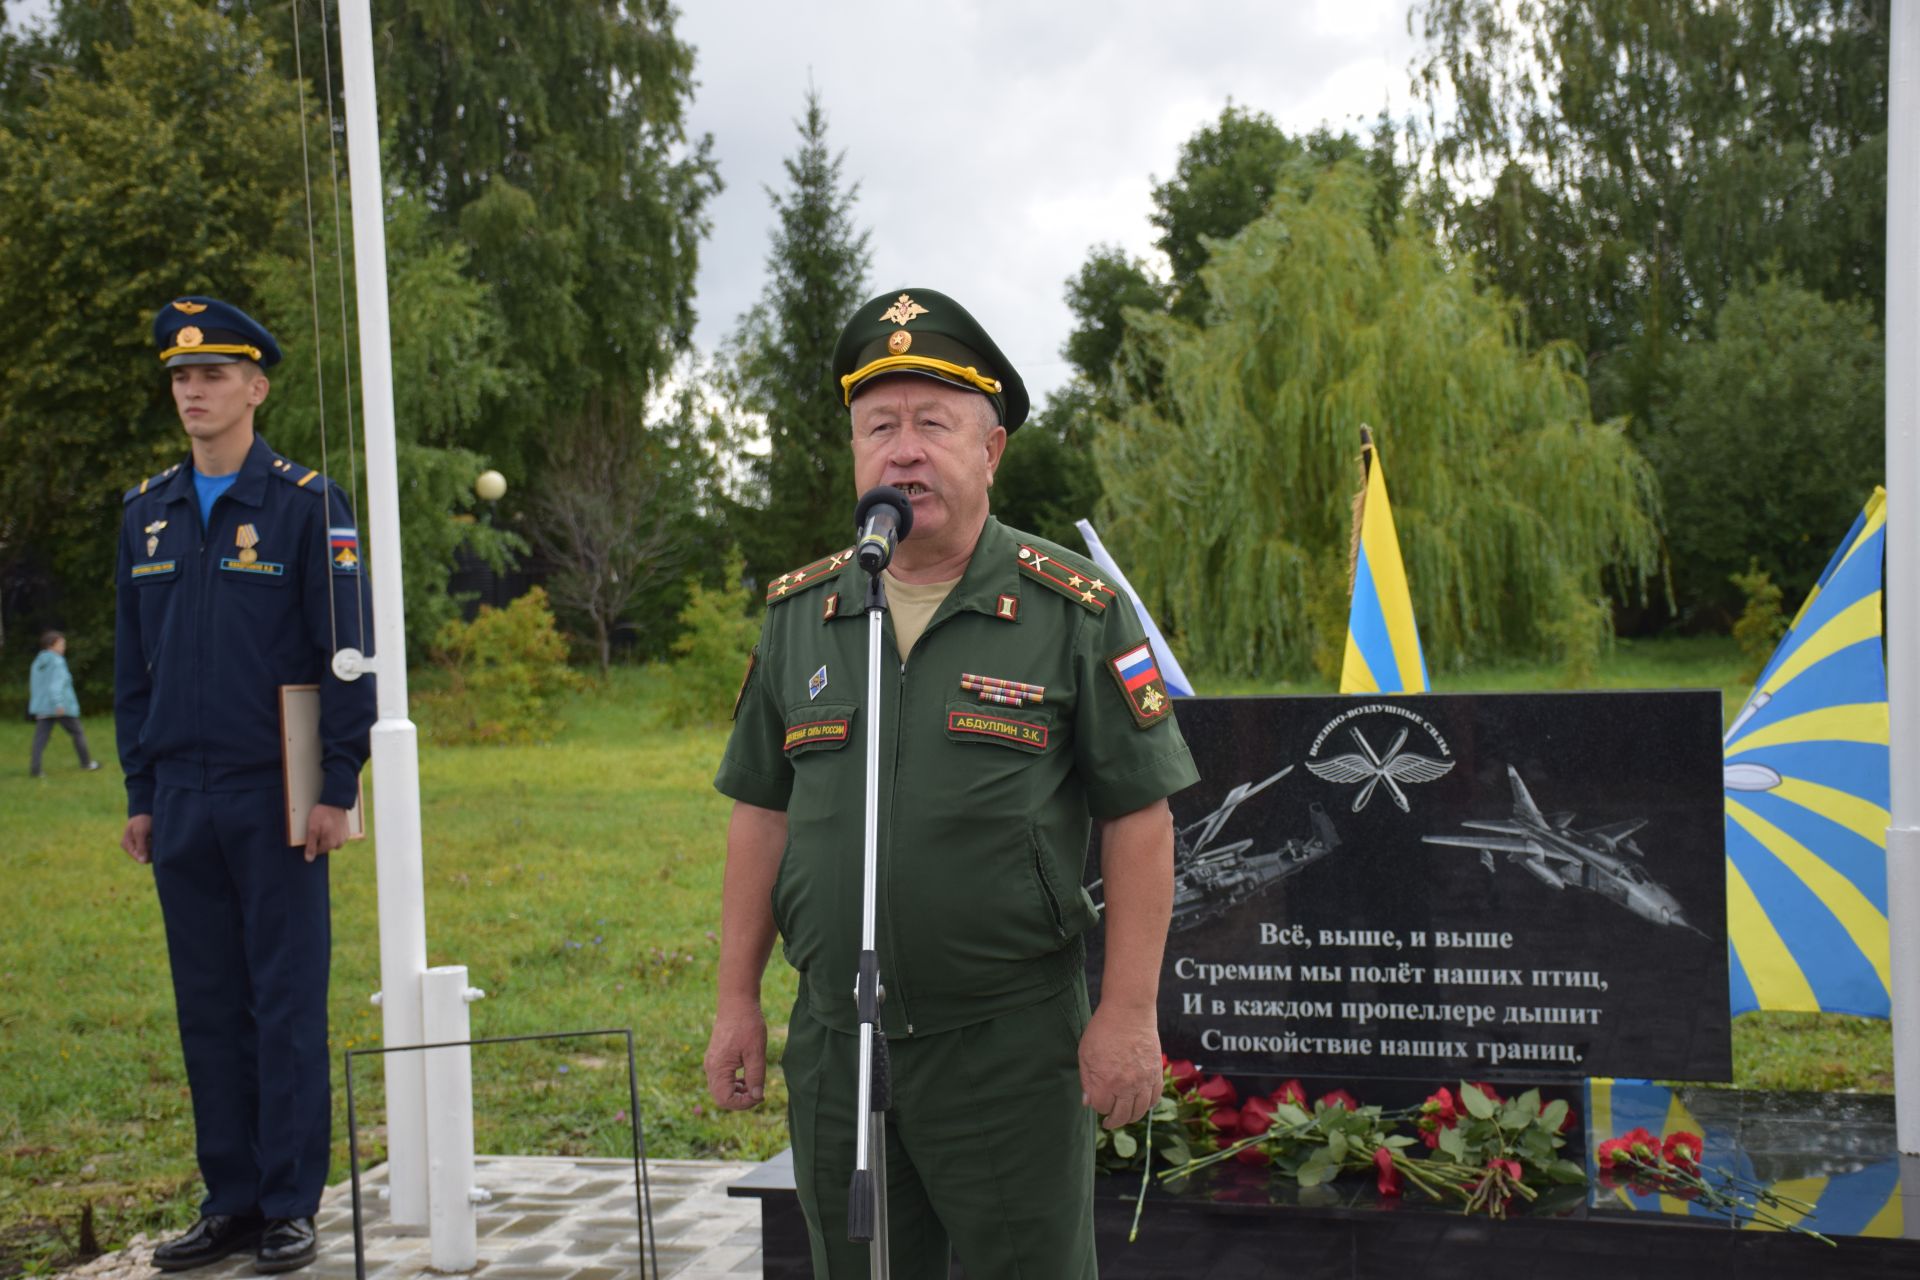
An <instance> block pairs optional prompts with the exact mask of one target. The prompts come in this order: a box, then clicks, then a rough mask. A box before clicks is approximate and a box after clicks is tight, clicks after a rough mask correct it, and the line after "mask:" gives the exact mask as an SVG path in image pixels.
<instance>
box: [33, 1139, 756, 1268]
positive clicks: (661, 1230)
mask: <svg viewBox="0 0 1920 1280" xmlns="http://www.w3.org/2000/svg"><path fill="white" fill-rule="evenodd" d="M476 1163H477V1165H478V1168H477V1169H476V1171H475V1176H476V1178H477V1180H478V1182H479V1184H480V1186H481V1187H482V1188H483V1189H485V1190H486V1191H488V1192H490V1193H491V1194H492V1196H493V1199H492V1200H491V1201H489V1202H488V1203H486V1204H483V1205H481V1206H480V1208H479V1213H478V1220H479V1222H478V1225H479V1254H480V1258H479V1266H478V1267H476V1268H475V1270H474V1271H472V1272H470V1273H468V1274H471V1275H475V1276H484V1277H485V1280H721V1278H722V1277H726V1278H727V1280H739V1278H740V1277H742V1276H757V1275H759V1274H760V1202H759V1201H757V1200H740V1199H729V1198H728V1196H727V1184H728V1183H731V1182H737V1181H739V1180H740V1178H741V1177H742V1176H744V1175H745V1174H746V1173H747V1171H748V1170H750V1169H751V1168H753V1166H752V1165H751V1164H748V1163H744V1162H728V1161H719V1160H649V1161H648V1162H647V1175H648V1182H649V1185H650V1189H651V1192H652V1199H653V1226H654V1235H655V1247H656V1248H657V1250H658V1253H659V1259H660V1271H659V1274H658V1276H657V1277H656V1276H655V1274H654V1271H653V1262H652V1259H651V1258H648V1259H644V1260H643V1259H642V1257H641V1254H640V1247H639V1240H638V1232H637V1229H636V1223H637V1221H638V1214H637V1211H636V1205H635V1198H634V1194H633V1162H632V1161H631V1160H618V1159H613V1160H573V1159H564V1158H555V1157H522V1156H480V1157H479V1158H478V1160H477V1162H476ZM360 1185H361V1213H362V1215H363V1219H364V1223H365V1235H366V1249H367V1280H411V1278H412V1277H416V1276H434V1275H438V1274H440V1273H438V1272H435V1271H432V1270H431V1269H430V1267H429V1266H428V1262H429V1259H430V1257H431V1250H430V1246H429V1244H428V1240H427V1233H426V1231H425V1229H424V1228H422V1229H406V1228H401V1227H396V1226H393V1225H392V1224H391V1223H389V1222H388V1221H387V1215H386V1204H385V1202H384V1201H383V1200H382V1199H381V1198H380V1192H381V1190H382V1189H383V1188H384V1187H385V1186H386V1166H384V1165H382V1166H379V1167H378V1168H376V1169H373V1170H372V1171H370V1172H368V1173H367V1174H365V1175H364V1176H362V1178H361V1182H360ZM316 1225H317V1226H318V1227H319V1230H320V1257H319V1259H318V1261H316V1262H315V1263H314V1264H313V1265H312V1266H311V1267H308V1268H306V1269H305V1270H303V1271H299V1272H296V1273H295V1275H296V1276H298V1277H299V1278H300V1280H353V1274H354V1271H353V1199H352V1193H351V1190H350V1188H349V1185H348V1184H347V1183H344V1182H343V1183H341V1184H339V1185H338V1186H333V1187H329V1188H328V1189H327V1192H326V1194H325V1195H324V1196H323V1197H322V1198H321V1201H320V1213H319V1216H318V1218H317V1219H316ZM156 1243H158V1242H157V1241H153V1240H148V1239H146V1238H145V1237H141V1236H136V1237H135V1238H134V1239H133V1240H132V1241H131V1242H129V1243H128V1245H127V1247H126V1248H125V1249H122V1250H120V1251H119V1252H117V1253H109V1254H104V1255H102V1256H101V1257H98V1258H95V1259H94V1260H93V1261H92V1262H89V1263H87V1264H86V1265H85V1266H83V1267H79V1268H77V1269H75V1270H73V1271H70V1272H67V1273H66V1274H65V1276H63V1277H60V1278H59V1280H152V1278H153V1277H157V1276H159V1275H161V1274H162V1273H161V1272H159V1271H157V1270H155V1269H154V1267H153V1265H152V1261H151V1259H152V1257H153V1247H154V1245H155V1244H156ZM643 1261H644V1270H643V1266H642V1264H643ZM191 1274H192V1275H193V1277H194V1280H242V1278H243V1277H244V1278H246V1280H251V1278H252V1277H253V1275H254V1271H253V1260H252V1258H251V1257H250V1256H245V1255H236V1256H234V1257H233V1258H230V1259H228V1260H227V1261H225V1262H222V1263H219V1264H218V1265H215V1266H211V1267H205V1268H202V1269H201V1270H199V1271H195V1272H193V1273H191Z"/></svg>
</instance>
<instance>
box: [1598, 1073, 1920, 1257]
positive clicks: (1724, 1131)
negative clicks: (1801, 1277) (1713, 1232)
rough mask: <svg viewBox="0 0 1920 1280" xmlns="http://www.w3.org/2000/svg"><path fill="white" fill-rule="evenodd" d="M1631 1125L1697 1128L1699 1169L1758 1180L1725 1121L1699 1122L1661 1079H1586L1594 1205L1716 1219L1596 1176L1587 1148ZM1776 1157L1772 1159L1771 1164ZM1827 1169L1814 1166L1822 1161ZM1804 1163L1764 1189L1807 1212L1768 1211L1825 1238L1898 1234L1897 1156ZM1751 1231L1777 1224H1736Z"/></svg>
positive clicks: (1695, 1205)
mask: <svg viewBox="0 0 1920 1280" xmlns="http://www.w3.org/2000/svg"><path fill="white" fill-rule="evenodd" d="M1632 1129H1645V1130H1647V1131H1648V1132H1649V1133H1651V1134H1653V1135H1654V1136H1655V1137H1657V1138H1661V1139H1663V1140H1664V1139H1665V1138H1667V1137H1669V1136H1671V1135H1672V1134H1675V1133H1678V1132H1680V1131H1682V1130H1685V1131H1687V1132H1689V1133H1697V1134H1699V1135H1700V1136H1701V1138H1702V1139H1703V1142H1704V1150H1703V1151H1702V1153H1701V1157H1700V1164H1701V1166H1702V1167H1703V1168H1706V1169H1718V1170H1724V1171H1726V1172H1728V1173H1731V1174H1733V1175H1734V1176H1736V1177H1739V1178H1745V1179H1747V1180H1749V1181H1754V1182H1757V1181H1760V1179H1759V1177H1758V1176H1757V1175H1758V1172H1759V1171H1758V1170H1756V1169H1755V1167H1754V1162H1753V1158H1752V1157H1751V1156H1749V1155H1748V1154H1747V1153H1746V1152H1745V1151H1743V1150H1741V1149H1740V1146H1739V1144H1738V1141H1737V1134H1736V1132H1735V1130H1734V1128H1733V1127H1731V1126H1729V1125H1728V1124H1726V1123H1724V1122H1721V1121H1717V1120H1708V1121H1707V1122H1706V1123H1702V1122H1701V1121H1700V1120H1699V1119H1696V1118H1695V1117H1694V1115H1693V1114H1692V1113H1691V1112H1690V1111H1689V1110H1688V1109H1687V1105H1686V1103H1685V1102H1684V1101H1683V1100H1682V1099H1681V1097H1680V1095H1679V1094H1678V1093H1676V1092H1675V1091H1673V1090H1672V1089H1669V1088H1667V1087H1665V1086H1664V1085H1656V1084H1647V1083H1630V1082H1628V1081H1624V1080H1601V1079H1596V1080H1589V1081H1587V1176H1588V1183H1587V1185H1588V1187H1589V1191H1588V1203H1590V1204H1592V1205H1593V1206H1594V1207H1595V1208H1596V1209H1609V1210H1616V1211H1618V1210H1622V1209H1626V1210H1632V1211H1634V1212H1637V1213H1668V1214H1688V1215H1691V1216H1696V1217H1715V1218H1718V1217H1722V1216H1724V1215H1722V1214H1721V1213H1720V1212H1719V1211H1718V1210H1715V1209H1712V1208H1709V1207H1708V1206H1706V1205H1703V1204H1701V1203H1699V1202H1698V1201H1694V1200H1683V1199H1681V1198H1680V1197H1678V1196H1675V1195H1663V1194H1661V1193H1660V1192H1658V1191H1651V1190H1650V1191H1638V1190H1635V1189H1634V1188H1633V1187H1632V1186H1631V1185H1620V1186H1607V1185H1604V1184H1603V1183H1602V1182H1601V1181H1600V1178H1599V1170H1598V1169H1597V1168H1596V1167H1595V1166H1594V1162H1593V1154H1594V1152H1596V1151H1598V1150H1599V1148H1600V1144H1601V1143H1602V1142H1604V1141H1606V1140H1607V1139H1609V1138H1618V1137H1621V1136H1623V1135H1625V1134H1626V1133H1627V1132H1628V1131H1630V1130H1632ZM1781 1159H1782V1157H1780V1156H1779V1155H1778V1154H1776V1155H1774V1156H1773V1157H1772V1162H1773V1163H1774V1164H1775V1165H1777V1164H1779V1163H1780V1161H1781ZM1823 1163H1824V1164H1827V1165H1829V1166H1831V1167H1829V1168H1828V1169H1825V1170H1821V1169H1820V1168H1819V1166H1820V1165H1821V1164H1823ZM1806 1165H1807V1166H1808V1167H1807V1169H1806V1170H1805V1171H1803V1172H1800V1173H1799V1174H1797V1176H1791V1177H1772V1178H1771V1179H1770V1180H1769V1181H1768V1182H1767V1189H1768V1190H1770V1191H1772V1192H1774V1193H1775V1194H1777V1195H1782V1196H1787V1197H1790V1198H1791V1199H1794V1200H1798V1201H1801V1202H1802V1203H1804V1204H1807V1205H1809V1206H1811V1210H1810V1211H1809V1212H1804V1213H1803V1212H1800V1211H1798V1210H1795V1209H1792V1208H1789V1207H1785V1206H1783V1207H1781V1208H1778V1209H1775V1210H1773V1211H1772V1213H1773V1216H1775V1217H1778V1218H1779V1219H1780V1220H1781V1221H1783V1222H1785V1223H1787V1224H1788V1225H1790V1226H1805V1227H1807V1228H1808V1229H1810V1230H1813V1231H1819V1232H1821V1233H1822V1234H1825V1235H1829V1236H1879V1237H1892V1238H1896V1239H1897V1238H1898V1237H1900V1236H1901V1235H1902V1227H1903V1220H1904V1216H1905V1215H1904V1213H1903V1208H1902V1206H1903V1200H1902V1197H1901V1194H1900V1158H1899V1157H1898V1156H1889V1157H1888V1158H1886V1159H1884V1160H1876V1161H1872V1162H1870V1163H1867V1164H1860V1163H1858V1162H1857V1161H1853V1162H1848V1161H1835V1160H1833V1159H1832V1158H1831V1157H1826V1158H1824V1159H1821V1158H1814V1159H1809V1160H1807V1161H1806ZM1738 1225H1739V1226H1741V1227H1745V1228H1746V1229H1748V1230H1751V1231H1771V1230H1778V1229H1779V1228H1777V1227H1771V1226H1769V1225H1767V1224H1766V1223H1761V1222H1754V1221H1751V1220H1746V1219H1743V1220H1741V1221H1740V1222H1739V1223H1738Z"/></svg>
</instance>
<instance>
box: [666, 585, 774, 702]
mask: <svg viewBox="0 0 1920 1280" xmlns="http://www.w3.org/2000/svg"><path fill="white" fill-rule="evenodd" d="M743 569H744V561H742V559H741V557H740V555H739V553H738V552H736V553H735V554H734V555H733V556H732V557H731V558H730V559H729V560H728V561H727V570H726V576H725V577H724V579H723V581H724V582H726V583H727V584H728V585H726V586H722V587H718V588H710V587H704V586H701V585H700V584H699V583H693V584H691V585H690V586H689V587H688V589H687V606H686V608H684V609H682V610H681V611H680V626H681V636H680V638H679V639H678V640H676V641H674V642H673V651H674V652H675V653H676V654H678V655H679V657H678V658H676V659H675V661H674V663H673V682H672V685H671V686H670V687H669V689H668V690H667V696H666V708H667V718H668V720H669V721H671V722H672V723H673V724H675V725H678V726H683V727H684V726H686V725H690V724H710V723H713V722H715V721H719V720H724V719H726V718H727V714H728V713H729V712H730V711H731V710H732V709H733V700H734V697H735V695H736V694H738V692H739V691H740V678H741V671H742V670H743V669H744V668H745V666H746V663H747V655H749V654H750V653H752V652H753V643H754V640H755V639H756V638H757V637H758V636H759V634H760V619H759V617H758V615H757V611H754V605H755V603H756V602H755V600H754V599H753V597H752V595H751V594H749V593H748V591H747V589H746V588H745V587H744V586H742V585H740V576H741V573H742V571H743Z"/></svg>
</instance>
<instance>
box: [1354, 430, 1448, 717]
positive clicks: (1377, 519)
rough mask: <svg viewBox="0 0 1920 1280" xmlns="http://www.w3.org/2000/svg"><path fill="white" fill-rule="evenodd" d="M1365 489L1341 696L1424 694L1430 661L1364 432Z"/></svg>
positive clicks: (1381, 476)
mask: <svg viewBox="0 0 1920 1280" xmlns="http://www.w3.org/2000/svg"><path fill="white" fill-rule="evenodd" d="M1360 473H1361V477H1362V487H1361V490H1360V495H1359V496H1358V497H1357V498H1355V499H1354V508H1353V550H1352V562H1353V601H1352V604H1351V605H1349V606H1348V611H1347V652H1346V657H1345V658H1344V659H1342V660H1341V663H1340V692H1342V693H1425V692H1426V691H1427V660H1426V657H1425V656H1424V655H1423V654H1422V653H1421V652H1420V630H1419V628H1418V627H1416V626H1415V625H1414V622H1413V596H1412V595H1411V594H1410V593H1409V592H1408V590H1407V567H1406V565H1405V564H1404V563H1403V562H1402V561H1401V559H1400V539H1399V537H1398V536H1397V535H1396V534H1395V533H1394V531H1393V508H1392V506H1390V505H1389V504H1388V502H1387V477H1386V473H1385V472H1384V471H1382V470H1381V467H1380V455H1379V453H1378V451H1377V450H1375V449H1374V447H1373V433H1372V432H1370V431H1368V430H1367V429H1366V428H1365V427H1362V428H1360Z"/></svg>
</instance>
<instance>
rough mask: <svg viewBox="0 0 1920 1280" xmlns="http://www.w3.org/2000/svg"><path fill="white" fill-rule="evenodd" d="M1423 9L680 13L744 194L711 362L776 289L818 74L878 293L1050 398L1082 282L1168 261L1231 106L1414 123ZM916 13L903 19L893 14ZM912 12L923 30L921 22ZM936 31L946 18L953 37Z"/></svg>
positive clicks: (715, 314)
mask: <svg viewBox="0 0 1920 1280" xmlns="http://www.w3.org/2000/svg"><path fill="white" fill-rule="evenodd" d="M1406 8H1407V6H1406V0H1297V2H1294V0H1287V2H1282V3H1276V2H1275V0H1212V2H1211V3H1208V4H1204V5H1174V4H1168V3H1166V0H1102V2H1099V3H1095V2H1093V0H1042V2H1039V3H1035V2H1032V0H1029V2H1028V3H1019V4H1016V3H1007V2H1005V0H994V2H993V3H973V4H965V3H962V4H953V5H947V6H940V7H937V8H927V9H922V8H919V7H918V6H910V5H904V4H902V5H886V6H880V5H859V6H854V5H848V4H844V3H839V4H836V3H829V2H828V0H788V2H787V3H783V4H772V3H758V2H755V3H747V2H746V0H742V2H740V3H723V2H717V0H710V2H708V3H699V2H698V0H694V2H692V3H687V4H684V5H683V14H682V17H681V19H680V31H681V33H682V35H683V36H684V37H685V38H686V39H687V40H688V41H689V42H690V43H692V44H693V45H694V46H695V48H696V49H697V51H698V61H697V64H696V75H697V76H698V78H699V81H700V87H699V90H698V93H697V96H696V97H695V99H694V102H693V106H692V109H691V112H690V124H691V126H692V129H693V131H694V132H696V133H711V134H712V135H713V139H714V150H715V153H716V154H717V155H718V157H719V161H720V170H721V176H722V177H723V179H724V180H725V181H726V183H727V189H726V191H725V192H724V193H722V194H721V196H720V197H719V199H718V200H717V201H716V202H715V203H714V205H713V206H712V217H713V235H712V237H711V239H710V240H709V241H708V242H707V244H706V246H705V247H704V249H703V250H702V259H701V270H700V293H699V298H698V300H697V303H696V305H697V306H698V308H699V312H700V327H699V330H698V338H699V342H700V345H701V346H702V348H703V349H705V350H708V351H711V350H713V349H714V347H715V346H716V345H717V343H718V342H719V341H720V340H721V339H722V338H723V337H724V336H725V335H726V333H727V332H728V331H729V330H730V329H731V328H732V327H733V325H734V323H735V321H736V319H737V318H738V316H739V315H740V313H741V312H742V311H744V310H746V309H747V308H749V307H751V306H752V305H753V303H754V302H755V300H756V299H757V298H758V296H759V292H760V289H761V286H762V284H763V282H764V280H765V272H766V267H765V262H766V256H767V245H768V240H767V236H768V231H769V228H770V224H771V221H772V213H771V209H770V206H769V203H768V199H767V193H766V187H767V186H769V185H772V186H775V187H776V188H778V187H780V186H782V185H783V184H784V182H785V173H784V171H783V170H782V168H781V161H782V159H783V158H784V157H786V156H788V155H790V154H791V153H792V152H793V150H794V147H795V145H796V143H797V138H796V135H795V133H794V128H793V121H794V119H795V117H797V116H798V115H799V114H800V112H801V110H802V106H803V101H804V98H805V94H806V88H807V78H808V75H809V74H811V75H812V77H813V84H814V86H815V87H816V88H817V89H819V91H820V94H821V97H822V99H823V101H824V104H825V106H826V109H827V112H828V137H829V140H830V141H831V143H832V144H833V146H834V147H835V148H836V149H837V150H841V151H844V152H845V154H846V166H845V173H846V176H847V177H848V178H850V179H853V180H856V181H858V182H859V184H860V193H859V195H860V198H859V203H858V205H857V206H856V207H855V217H856V218H857V220H858V222H859V224H860V225H861V226H863V227H866V228H870V229H871V231H872V233H873V239H872V249H873V270H872V274H871V277H870V283H871V285H872V290H871V292H873V293H875V294H878V293H880V292H882V291H884V290H889V289H894V288H898V287H902V286H912V285H925V286H929V287H932V288H936V289H939V290H940V291H942V292H943V293H948V294H951V295H952V296H953V297H955V298H957V299H959V301H960V302H961V303H962V304H963V305H964V306H965V307H966V308H967V309H968V310H969V311H971V312H972V313H973V314H974V317H975V318H976V319H978V320H979V321H980V322H981V323H982V324H983V325H984V326H985V327H986V328H987V331H988V332H989V333H991V334H992V335H993V336H994V339H995V340H996V341H997V342H998V343H999V344H1000V348H1001V350H1003V351H1004V352H1006V354H1007V357H1008V358H1009V359H1010V360H1012V361H1014V363H1015V364H1016V365H1017V366H1018V367H1019V369H1020V372H1021V374H1022V376H1023V377H1025V379H1026V381H1027V385H1028V388H1029V390H1030V391H1031V392H1032V393H1033V400H1034V403H1035V405H1036V406H1038V404H1039V403H1040V401H1041V399H1042V397H1043V395H1044V393H1045V392H1046V391H1048V390H1050V389H1052V388H1054V387H1056V386H1058V385H1060V384H1061V383H1062V382H1064V381H1065V380H1066V378H1067V375H1068V366H1067V364H1066V362H1065V361H1064V360H1063V359H1062V358H1061V356H1060V346H1061V343H1062V342H1063V341H1065V339H1066V335H1067V332H1068V329H1069V328H1070V327H1071V324H1072V316H1071V313H1069V312H1068V310H1067V306H1066V303H1065V301H1064V300H1063V293H1064V285H1065V281H1066V279H1067V277H1068V276H1070V275H1072V274H1073V273H1074V272H1075V271H1076V270H1077V269H1078V268H1079V266H1080V264H1081V262H1082V261H1083V260H1084V259H1085V258H1086V254H1087V250H1088V249H1089V247H1091V246H1093V245H1095V244H1100V243H1107V242H1111V243H1118V244H1121V245H1124V246H1125V247H1126V248H1127V249H1129V250H1130V251H1132V252H1134V253H1137V254H1141V255H1143V256H1144V255H1149V254H1151V253H1152V251H1153V250H1152V245H1153V240H1154V236H1155V234H1156V233H1155V230H1154V228H1153V226H1152V225H1151V224H1150V223H1149V222H1148V221H1147V215H1148V214H1149V212H1150V211H1151V209H1152V192H1153V185H1154V179H1155V178H1156V177H1158V178H1160V179H1162V180H1164V179H1165V178H1166V177H1167V176H1169V175H1170V174H1171V173H1172V171H1173V166H1174V161H1175V159H1176V157H1177V155H1178V152H1179V148H1180V144H1181V143H1182V142H1183V141H1185V140H1186V139H1187V138H1188V137H1190V136H1191V135H1192V134H1193V133H1194V131H1195V130H1196V129H1198V128H1200V126H1201V125H1203V124H1205V123H1206V122H1208V121H1209V120H1212V119H1214V118H1216V117H1217V116H1218V115H1219V113H1220V109H1221V108H1222V107H1223V106H1224V105H1225V104H1226V102H1227V100H1228V98H1232V99H1233V101H1235V102H1236V103H1238V104H1240V105H1241V106H1243V107H1247V108H1252V109H1257V110H1261V111H1265V112H1267V113H1268V114H1269V115H1271V116H1272V117H1273V118H1274V119H1275V120H1276V121H1277V122H1278V123H1279V124H1280V125H1281V127H1283V128H1285V129H1287V130H1288V131H1289V132H1302V133H1304V132H1307V131H1309V130H1311V129H1313V128H1314V127H1316V126H1318V125H1319V124H1321V123H1323V122H1325V123H1330V124H1332V125H1334V126H1336V127H1345V128H1353V129H1355V130H1360V129H1363V128H1365V127H1366V126H1367V125H1369V124H1370V123H1371V121H1372V119H1373V118H1374V117H1375V116H1376V115H1377V114H1378V113H1379V111H1380V109H1381V107H1383V106H1390V107H1391V108H1392V109H1393V110H1394V112H1395V113H1396V114H1399V113H1401V112H1404V110H1405V108H1406V105H1407V80H1408V75H1407V63H1408V60H1409V58H1410V57H1411V56H1412V53H1413V46H1412V43H1411V41H1410V39H1409V37H1408V36H1407V33H1406ZM889 15H899V16H889ZM909 15H910V16H909ZM935 15H937V16H935Z"/></svg>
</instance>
